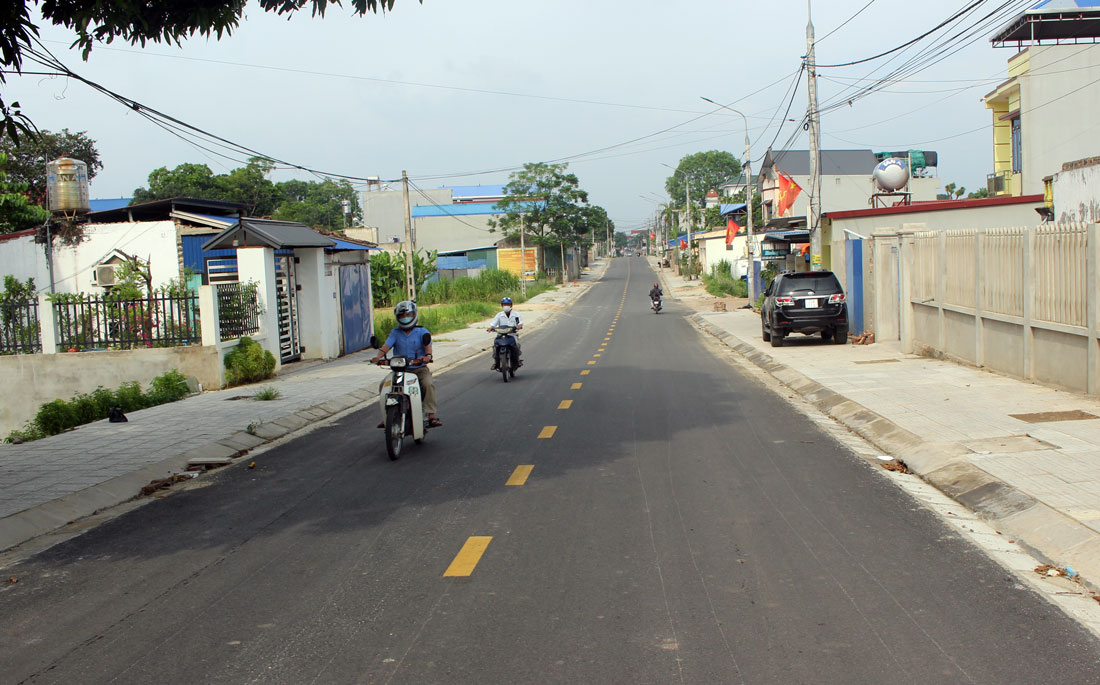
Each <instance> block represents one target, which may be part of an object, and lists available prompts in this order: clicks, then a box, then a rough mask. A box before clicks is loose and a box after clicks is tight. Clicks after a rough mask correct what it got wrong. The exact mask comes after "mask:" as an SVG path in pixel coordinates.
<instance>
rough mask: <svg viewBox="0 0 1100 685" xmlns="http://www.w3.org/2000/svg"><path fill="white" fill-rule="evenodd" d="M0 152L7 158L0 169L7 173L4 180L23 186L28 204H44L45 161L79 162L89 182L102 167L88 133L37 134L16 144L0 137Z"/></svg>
mask: <svg viewBox="0 0 1100 685" xmlns="http://www.w3.org/2000/svg"><path fill="white" fill-rule="evenodd" d="M0 153H3V154H6V155H7V160H6V161H5V162H3V163H2V164H0V168H2V169H3V171H4V172H6V173H7V175H8V180H9V181H11V182H13V183H24V184H26V185H27V194H28V197H29V199H30V200H31V202H33V203H34V204H37V205H42V206H45V205H46V162H50V161H52V160H55V159H57V158H58V157H72V158H73V159H79V160H80V161H81V162H84V163H85V164H87V165H88V180H89V181H90V180H92V179H93V178H95V176H96V174H98V173H99V170H100V169H102V168H103V162H101V161H100V160H99V150H97V149H96V146H95V141H94V140H92V139H91V138H89V137H88V133H87V132H86V131H78V132H76V133H73V132H71V131H69V129H67V128H63V129H61V130H60V131H58V132H57V133H51V132H50V131H39V132H38V136H37V137H34V138H30V137H26V138H23V139H21V140H19V141H18V143H17V142H16V141H15V140H13V139H11V138H6V137H4V138H0Z"/></svg>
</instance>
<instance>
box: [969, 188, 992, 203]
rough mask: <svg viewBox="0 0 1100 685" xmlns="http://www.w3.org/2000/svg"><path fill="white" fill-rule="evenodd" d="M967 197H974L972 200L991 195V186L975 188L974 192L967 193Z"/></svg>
mask: <svg viewBox="0 0 1100 685" xmlns="http://www.w3.org/2000/svg"><path fill="white" fill-rule="evenodd" d="M966 197H967V198H969V199H972V200H976V199H978V198H983V197H989V188H981V189H980V190H975V191H974V192H972V193H967V194H966Z"/></svg>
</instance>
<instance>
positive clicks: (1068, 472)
mask: <svg viewBox="0 0 1100 685" xmlns="http://www.w3.org/2000/svg"><path fill="white" fill-rule="evenodd" d="M662 278H663V279H664V281H665V283H666V284H667V285H668V289H667V291H668V293H669V294H670V295H672V296H673V297H681V296H688V297H690V298H692V299H691V300H689V301H690V302H693V303H695V304H696V306H697V308H700V307H703V306H706V304H705V303H706V300H705V298H703V299H700V294H701V293H700V290H699V288H698V283H697V282H691V283H690V284H689V283H687V282H686V281H683V280H682V279H680V278H679V277H678V276H675V275H674V274H670V273H669V272H667V271H666V272H665V273H663V274H662ZM702 294H703V295H704V296H705V293H702ZM707 308H708V309H709V307H707ZM693 319H694V320H695V321H696V322H697V325H699V327H700V328H702V329H703V330H704V331H707V332H709V333H711V334H712V335H715V336H717V337H720V338H722V339H723V340H724V341H725V342H726V344H728V345H730V346H731V347H733V348H734V349H735V350H737V351H738V352H740V353H741V354H742V355H744V356H745V357H746V358H747V359H749V360H750V361H753V362H754V363H756V364H757V365H759V366H761V367H762V368H764V369H765V370H767V371H768V372H769V373H771V374H772V375H773V376H775V377H776V378H778V379H779V380H780V381H782V382H784V383H785V384H786V385H788V386H789V387H791V388H792V389H794V390H796V391H798V392H799V393H800V394H802V395H804V396H806V397H807V398H808V399H810V400H811V401H812V402H814V403H815V404H816V405H817V406H818V407H819V408H821V409H823V410H825V411H827V412H828V413H829V414H831V415H832V416H834V418H837V419H839V420H841V421H842V422H843V423H845V424H847V425H848V426H849V427H850V428H852V429H854V430H856V431H857V432H859V433H860V434H861V435H863V436H864V437H866V438H868V439H869V440H870V441H871V442H872V443H874V444H876V445H877V446H878V447H879V448H880V449H882V450H883V451H884V453H888V454H890V455H891V456H895V457H898V458H900V459H904V461H905V462H906V463H907V464H908V465H909V466H910V467H911V468H912V469H913V470H914V471H915V472H916V473H918V474H919V475H921V476H922V477H924V478H925V479H926V480H928V481H929V482H931V483H932V484H934V485H936V486H937V487H939V488H940V489H941V490H944V491H945V492H947V494H949V495H951V496H953V497H955V499H957V500H959V501H960V502H962V503H963V504H966V505H967V506H968V507H970V508H971V509H974V510H975V511H976V512H977V513H978V514H979V515H980V516H982V517H983V518H985V519H988V520H990V521H993V522H995V523H996V524H997V525H998V527H999V528H1000V529H1002V530H1003V531H1004V532H1005V533H1006V534H1008V533H1011V534H1012V535H1014V536H1016V537H1018V538H1019V539H1020V540H1021V541H1022V542H1023V543H1024V544H1026V545H1027V546H1029V547H1031V548H1032V549H1033V550H1035V551H1036V552H1038V553H1039V555H1040V556H1041V557H1044V558H1046V559H1048V560H1050V561H1051V562H1052V563H1056V564H1058V565H1062V566H1064V565H1071V566H1072V567H1073V568H1074V569H1076V570H1078V571H1080V572H1081V573H1082V578H1083V580H1085V581H1086V582H1087V583H1088V584H1089V585H1090V586H1092V587H1094V588H1095V587H1097V586H1098V585H1100V418H1091V419H1085V420H1055V421H1043V422H1038V423H1031V422H1028V421H1025V420H1022V419H1020V418H1014V417H1013V415H1021V414H1041V413H1048V412H1084V413H1086V414H1091V415H1092V416H1094V417H1100V401H1098V400H1096V399H1094V398H1090V397H1088V396H1085V395H1080V394H1076V393H1072V392H1066V391H1060V390H1056V389H1053V388H1049V387H1045V386H1041V385H1035V384H1031V383H1027V382H1024V381H1020V380H1017V379H1014V378H1009V377H1006V376H1001V375H998V374H995V373H991V372H988V371H984V370H982V369H978V368H973V367H969V366H963V365H960V364H955V363H952V362H946V361H940V360H935V359H929V358H925V357H919V356H915V355H909V354H904V353H903V352H902V351H901V348H900V344H899V343H876V344H872V345H852V344H848V345H844V346H840V345H832V344H822V342H821V340H820V338H817V337H816V336H815V337H813V338H811V337H806V336H801V335H793V336H790V337H788V338H786V339H785V341H784V346H783V347H781V348H773V347H771V345H770V344H769V343H765V342H764V341H763V340H762V338H761V335H760V317H759V315H758V314H756V313H755V312H753V311H751V310H737V311H732V312H711V311H699V312H698V313H697V314H696V315H695V316H694V317H693ZM1036 418H1043V417H1036ZM1063 418H1064V417H1063Z"/></svg>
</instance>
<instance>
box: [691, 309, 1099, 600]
mask: <svg viewBox="0 0 1100 685" xmlns="http://www.w3.org/2000/svg"><path fill="white" fill-rule="evenodd" d="M687 318H688V321H690V322H691V323H692V324H693V325H694V326H695V327H696V328H698V329H699V330H701V331H703V332H704V333H706V334H708V335H711V336H713V337H714V338H717V339H718V340H719V341H721V342H722V343H723V344H725V345H726V346H727V347H729V348H730V349H731V350H733V351H734V352H737V353H738V354H739V355H741V356H742V357H743V358H745V359H747V360H748V361H750V362H752V363H753V364H755V365H756V366H758V367H760V368H761V369H763V370H764V371H766V372H767V373H768V374H769V375H771V376H772V377H773V378H775V379H776V380H778V381H779V382H780V383H782V384H783V385H784V386H786V387H787V388H789V389H790V390H792V391H793V392H796V393H798V394H799V395H800V396H802V397H803V398H805V399H806V400H807V401H808V402H810V404H812V405H814V406H815V407H817V409H819V410H820V411H822V412H823V413H825V414H828V415H829V416H831V417H833V418H834V419H836V420H837V421H839V422H840V423H842V424H843V425H845V426H846V427H848V428H849V429H851V430H852V431H853V432H855V433H856V434H858V435H860V436H861V437H863V438H864V439H865V440H867V441H868V442H870V443H871V444H873V445H874V446H875V447H877V448H878V449H880V450H882V451H883V453H884V454H890V455H891V456H893V457H894V458H895V459H898V460H901V461H903V462H905V464H906V465H907V466H908V467H909V469H910V471H912V472H913V473H914V474H916V475H917V476H919V477H920V478H921V479H923V480H924V481H926V482H928V483H929V484H931V485H932V486H934V487H936V488H937V489H939V490H940V491H941V492H943V493H944V494H946V495H947V496H948V497H951V498H952V499H953V500H955V501H956V502H958V503H959V504H961V505H962V506H964V507H966V508H967V509H969V510H970V511H972V512H974V514H975V515H977V516H978V517H979V518H981V519H983V520H985V521H988V522H990V523H991V524H993V525H994V526H995V527H996V528H997V529H998V530H999V531H1000V532H1001V533H1002V534H1004V535H1007V536H1008V537H1009V538H1010V539H1014V540H1015V541H1016V542H1017V543H1019V544H1020V545H1021V546H1022V547H1024V548H1025V549H1027V550H1028V551H1029V552H1030V553H1031V554H1033V555H1035V556H1036V557H1038V558H1040V559H1042V560H1043V561H1045V562H1047V563H1051V564H1054V565H1056V566H1059V567H1066V566H1069V567H1072V568H1073V569H1074V570H1075V571H1077V572H1078V574H1079V576H1078V577H1079V579H1080V580H1081V582H1082V584H1083V585H1085V586H1086V587H1088V588H1090V589H1092V590H1094V591H1097V590H1100V534H1098V533H1096V532H1095V531H1093V530H1092V529H1091V528H1089V527H1087V526H1084V525H1082V524H1081V523H1079V522H1077V521H1075V520H1073V519H1072V518H1070V517H1068V516H1066V515H1065V514H1063V513H1061V512H1059V511H1057V510H1055V509H1053V508H1052V507H1050V506H1048V505H1046V504H1044V503H1043V502H1041V501H1039V500H1037V499H1035V498H1034V497H1031V496H1030V495H1028V494H1026V493H1024V492H1022V491H1020V490H1019V489H1017V488H1015V487H1013V486H1011V485H1009V484H1008V483H1005V482H1004V481H1002V480H1000V479H998V478H996V477H995V476H993V475H991V474H989V473H988V472H986V471H984V470H982V469H981V468H979V467H977V466H975V465H974V464H972V463H971V462H970V461H968V460H967V459H966V454H968V453H971V450H969V449H968V448H966V447H965V446H963V445H961V444H959V443H929V442H925V441H924V440H923V439H922V438H921V437H920V436H919V435H917V434H915V433H913V432H911V431H908V430H906V429H905V428H903V427H901V426H899V425H897V424H895V423H894V422H892V421H890V420H889V419H887V418H885V417H883V416H881V415H879V414H877V413H875V412H874V411H872V410H870V409H868V408H867V407H864V406H863V405H861V404H859V403H858V402H855V401H854V400H851V399H849V398H848V397H845V396H844V395H843V394H841V393H838V392H836V391H834V390H831V389H829V388H826V387H825V386H823V385H821V384H820V383H818V382H817V381H814V380H813V379H811V378H808V377H807V376H805V375H803V374H802V373H800V372H799V371H796V370H795V369H792V368H790V367H788V366H786V365H784V364H782V363H781V362H779V361H776V359H775V358H774V357H771V356H770V355H767V354H765V353H763V352H761V351H760V350H759V349H757V348H756V347H754V346H752V345H750V344H748V343H746V342H745V341H743V340H741V339H740V338H738V337H737V336H736V335H734V334H733V333H730V332H729V331H726V330H724V329H722V328H719V327H718V326H716V325H715V324H713V323H711V322H710V321H708V320H707V319H706V318H705V317H703V316H702V315H700V314H699V313H695V314H692V315H690V316H688V317H687Z"/></svg>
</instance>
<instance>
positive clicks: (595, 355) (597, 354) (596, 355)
mask: <svg viewBox="0 0 1100 685" xmlns="http://www.w3.org/2000/svg"><path fill="white" fill-rule="evenodd" d="M592 356H593V357H598V356H600V353H599V352H597V353H596V354H594V355H592Z"/></svg>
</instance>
